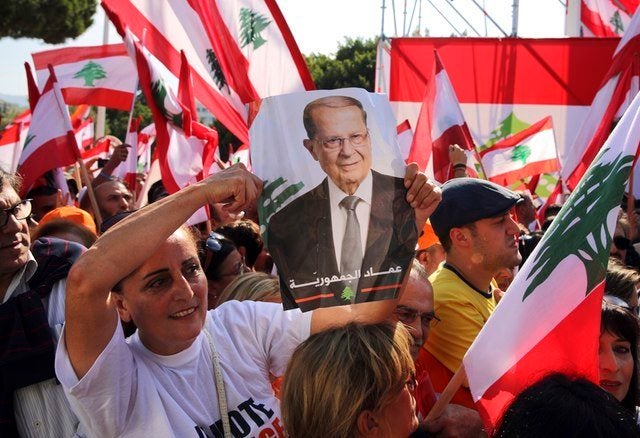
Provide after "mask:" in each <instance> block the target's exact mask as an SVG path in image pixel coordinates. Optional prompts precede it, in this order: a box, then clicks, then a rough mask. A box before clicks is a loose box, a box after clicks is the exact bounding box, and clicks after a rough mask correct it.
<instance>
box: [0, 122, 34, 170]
mask: <svg viewBox="0 0 640 438" xmlns="http://www.w3.org/2000/svg"><path fill="white" fill-rule="evenodd" d="M26 130H27V129H26V128H23V125H22V123H17V124H16V123H12V124H10V125H7V126H6V127H5V128H4V130H3V131H2V132H1V133H0V168H2V170H4V171H5V172H9V173H13V172H15V171H16V169H17V168H18V161H19V160H20V153H21V152H22V146H23V142H22V141H21V137H22V136H21V135H20V134H21V133H22V131H25V132H26Z"/></svg>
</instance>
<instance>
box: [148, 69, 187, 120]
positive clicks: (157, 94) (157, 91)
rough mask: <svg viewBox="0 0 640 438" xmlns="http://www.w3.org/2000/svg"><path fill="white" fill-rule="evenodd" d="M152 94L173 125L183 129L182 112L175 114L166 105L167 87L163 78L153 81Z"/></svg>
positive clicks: (163, 113)
mask: <svg viewBox="0 0 640 438" xmlns="http://www.w3.org/2000/svg"><path fill="white" fill-rule="evenodd" d="M151 94H153V101H154V102H155V104H156V105H157V106H158V109H159V110H160V112H161V113H162V115H163V116H164V117H165V118H166V119H167V120H169V121H170V122H171V123H172V124H173V125H175V126H177V127H178V128H181V129H182V112H179V113H177V114H173V113H172V112H170V111H169V110H168V109H167V107H166V106H165V105H164V100H165V98H166V97H167V89H166V87H165V86H164V82H163V81H162V80H161V79H158V80H157V81H155V82H153V84H152V85H151Z"/></svg>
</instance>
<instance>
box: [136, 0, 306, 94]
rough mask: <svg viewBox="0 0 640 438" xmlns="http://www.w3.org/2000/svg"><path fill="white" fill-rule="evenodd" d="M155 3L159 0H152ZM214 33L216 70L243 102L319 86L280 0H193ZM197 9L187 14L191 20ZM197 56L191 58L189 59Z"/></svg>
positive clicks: (211, 35) (201, 21)
mask: <svg viewBox="0 0 640 438" xmlns="http://www.w3.org/2000/svg"><path fill="white" fill-rule="evenodd" d="M147 1H149V2H151V3H154V4H155V2H154V1H153V0H147ZM185 3H188V4H189V6H191V8H192V11H193V13H195V14H196V17H197V18H198V21H199V24H201V25H202V26H203V27H204V29H205V32H206V36H207V37H208V38H209V41H210V47H211V48H212V54H211V55H210V56H215V58H216V60H217V63H218V64H219V66H220V69H219V70H218V69H214V75H217V76H216V77H217V78H218V79H219V81H220V83H223V82H225V83H226V84H227V85H228V86H229V87H230V88H231V89H233V90H235V91H236V93H237V94H238V95H239V96H240V98H241V100H242V102H243V103H249V102H252V101H255V100H258V99H261V98H265V97H269V96H275V95H279V94H286V93H294V92H298V91H304V90H313V89H315V85H314V84H313V79H312V78H311V74H310V73H309V69H308V68H307V63H306V61H305V59H304V57H303V56H302V54H301V53H300V50H299V49H298V46H297V44H296V41H295V39H294V38H293V35H292V34H291V31H290V30H289V26H288V25H287V22H286V21H285V19H284V16H283V15H282V12H281V11H280V8H278V5H277V3H276V1H275V0H231V1H230V0H224V1H221V0H214V1H210V0H187V2H185ZM187 16H191V14H188V15H187V14H186V13H185V15H182V16H181V17H180V18H181V19H185V18H186V17H187ZM189 59H191V58H189Z"/></svg>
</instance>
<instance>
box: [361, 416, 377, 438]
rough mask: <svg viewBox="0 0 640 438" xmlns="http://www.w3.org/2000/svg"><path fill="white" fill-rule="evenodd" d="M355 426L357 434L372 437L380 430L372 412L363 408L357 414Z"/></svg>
mask: <svg viewBox="0 0 640 438" xmlns="http://www.w3.org/2000/svg"><path fill="white" fill-rule="evenodd" d="M356 428H357V429H358V434H359V436H363V437H372V436H376V435H377V433H378V431H379V430H380V424H379V423H378V419H377V418H376V415H375V414H374V413H373V412H371V411H369V410H365V411H362V412H360V413H359V414H358V419H357V420H356Z"/></svg>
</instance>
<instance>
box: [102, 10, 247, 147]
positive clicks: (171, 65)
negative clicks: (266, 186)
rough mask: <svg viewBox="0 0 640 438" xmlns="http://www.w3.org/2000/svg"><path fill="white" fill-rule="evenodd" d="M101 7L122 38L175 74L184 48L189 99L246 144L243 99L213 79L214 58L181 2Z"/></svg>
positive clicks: (192, 15) (203, 34)
mask: <svg viewBox="0 0 640 438" xmlns="http://www.w3.org/2000/svg"><path fill="white" fill-rule="evenodd" d="M102 7H103V8H104V10H105V12H106V13H107V16H108V17H109V19H110V20H111V21H112V22H113V24H114V25H115V27H116V29H117V30H118V32H119V33H120V35H121V36H122V37H123V38H124V39H126V38H129V37H128V36H127V31H129V32H131V33H132V34H133V35H135V36H136V38H137V39H138V40H139V41H143V40H144V47H145V50H148V51H149V52H150V53H151V54H153V56H154V57H155V58H156V59H157V60H158V61H159V62H160V63H161V64H162V65H164V66H165V67H166V69H168V70H169V71H170V72H171V73H172V74H173V76H174V77H175V78H178V77H180V66H181V55H180V51H184V52H185V54H186V56H187V58H188V59H189V68H190V72H191V77H192V80H193V83H194V87H193V88H194V93H195V97H196V98H197V99H198V101H199V102H200V103H202V105H204V106H205V107H206V108H207V109H208V110H209V111H211V113H212V114H213V115H214V116H215V117H216V118H217V119H218V120H219V121H220V123H222V124H223V125H224V126H225V127H226V128H227V129H229V130H230V131H231V132H232V133H233V134H234V135H235V136H236V137H237V138H238V139H239V140H240V141H241V142H243V143H248V142H249V128H248V127H247V109H246V107H245V105H244V102H243V101H242V99H241V98H240V97H239V96H238V94H237V93H236V91H235V90H234V89H232V88H230V87H229V86H228V85H225V84H224V83H223V82H221V81H219V80H216V79H214V77H218V76H219V75H217V74H215V72H216V71H218V69H217V67H216V65H217V64H218V62H217V61H216V59H215V58H214V57H212V55H211V54H212V53H213V51H212V50H211V42H210V41H209V38H208V36H207V31H206V29H205V27H204V26H203V24H202V22H201V21H200V18H199V16H198V14H196V12H195V11H194V10H193V9H192V7H191V6H190V5H189V3H188V2H187V1H172V2H165V1H162V2H158V1H153V0H103V1H102ZM143 36H144V38H143ZM212 70H213V72H212ZM219 84H220V85H219ZM128 109H129V108H127V110H128Z"/></svg>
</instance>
